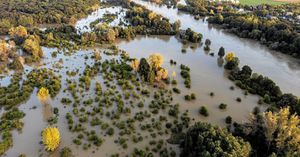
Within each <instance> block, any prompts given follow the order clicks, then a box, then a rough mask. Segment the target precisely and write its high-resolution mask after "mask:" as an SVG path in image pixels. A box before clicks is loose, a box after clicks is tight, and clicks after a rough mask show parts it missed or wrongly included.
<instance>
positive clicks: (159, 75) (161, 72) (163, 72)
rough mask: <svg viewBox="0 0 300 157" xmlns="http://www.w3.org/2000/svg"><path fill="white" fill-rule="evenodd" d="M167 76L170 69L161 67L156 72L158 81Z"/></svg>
mask: <svg viewBox="0 0 300 157" xmlns="http://www.w3.org/2000/svg"><path fill="white" fill-rule="evenodd" d="M166 78H168V70H166V69H164V68H161V69H159V70H158V71H157V72H156V77H155V80H156V81H160V80H162V79H166Z"/></svg>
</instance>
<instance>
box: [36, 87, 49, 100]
mask: <svg viewBox="0 0 300 157" xmlns="http://www.w3.org/2000/svg"><path fill="white" fill-rule="evenodd" d="M37 96H38V98H39V99H40V100H46V99H47V98H48V97H49V90H48V89H47V88H45V87H42V88H40V90H39V91H38V94H37Z"/></svg>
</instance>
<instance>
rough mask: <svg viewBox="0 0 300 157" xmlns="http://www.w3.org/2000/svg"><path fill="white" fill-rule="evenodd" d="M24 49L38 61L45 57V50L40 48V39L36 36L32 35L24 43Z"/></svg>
mask: <svg viewBox="0 0 300 157" xmlns="http://www.w3.org/2000/svg"><path fill="white" fill-rule="evenodd" d="M23 48H24V50H25V51H26V52H28V53H29V54H31V55H33V56H34V57H35V58H36V59H39V58H40V57H43V50H42V48H41V46H40V39H39V37H38V36H36V35H30V36H29V37H28V38H27V39H26V40H25V42H24V44H23Z"/></svg>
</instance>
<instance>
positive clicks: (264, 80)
mask: <svg viewBox="0 0 300 157" xmlns="http://www.w3.org/2000/svg"><path fill="white" fill-rule="evenodd" d="M225 59H226V64H225V66H224V67H225V68H226V69H228V70H230V73H229V79H230V80H232V81H234V82H235V84H236V85H237V86H238V87H240V88H241V89H244V90H246V91H247V92H249V93H252V94H257V95H259V96H261V97H262V99H261V100H260V101H259V103H263V102H264V103H266V104H271V107H269V110H271V111H278V110H279V109H280V108H284V107H289V108H290V110H291V112H292V113H296V114H297V115H300V99H299V98H298V97H297V96H295V95H293V94H287V93H282V91H281V90H280V88H279V87H278V86H277V85H276V84H275V82H274V81H272V80H271V79H269V78H268V77H265V76H262V75H259V74H257V73H253V72H252V69H251V68H250V67H249V66H247V65H245V66H243V67H242V69H240V68H239V67H238V66H239V59H238V57H235V56H234V54H233V53H228V54H227V55H226V56H225Z"/></svg>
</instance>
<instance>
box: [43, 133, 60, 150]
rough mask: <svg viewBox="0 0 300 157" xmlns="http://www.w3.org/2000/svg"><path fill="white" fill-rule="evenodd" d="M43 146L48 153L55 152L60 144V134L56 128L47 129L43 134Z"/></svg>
mask: <svg viewBox="0 0 300 157" xmlns="http://www.w3.org/2000/svg"><path fill="white" fill-rule="evenodd" d="M42 139H43V144H44V145H45V148H46V150H47V151H54V150H55V149H56V148H57V147H58V146H59V143H60V133H59V130H58V129H57V128H56V127H47V128H45V129H44V130H43V132H42Z"/></svg>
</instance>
